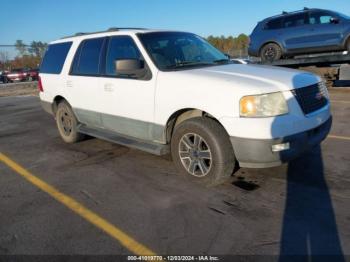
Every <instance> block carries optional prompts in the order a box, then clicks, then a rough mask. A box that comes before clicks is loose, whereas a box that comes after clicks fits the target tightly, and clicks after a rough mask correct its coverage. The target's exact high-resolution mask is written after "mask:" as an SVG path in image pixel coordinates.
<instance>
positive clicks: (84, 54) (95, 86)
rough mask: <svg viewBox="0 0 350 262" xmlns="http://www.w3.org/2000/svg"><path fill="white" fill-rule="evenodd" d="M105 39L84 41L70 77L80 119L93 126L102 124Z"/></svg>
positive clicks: (72, 98)
mask: <svg viewBox="0 0 350 262" xmlns="http://www.w3.org/2000/svg"><path fill="white" fill-rule="evenodd" d="M105 42H106V38H104V37H103V38H92V39H87V40H83V41H82V42H81V43H80V45H79V48H78V49H77V52H76V54H75V57H74V60H73V63H72V66H71V71H70V74H69V77H68V79H67V83H66V85H67V88H68V89H69V90H70V94H71V97H70V99H69V100H70V101H69V102H70V103H71V105H72V106H73V110H74V112H75V114H76V115H77V118H78V119H79V122H81V123H83V124H86V125H88V126H92V127H102V120H101V113H100V112H101V111H102V110H103V105H104V100H103V96H102V94H103V92H102V87H101V79H100V71H101V58H102V52H103V47H104V45H105Z"/></svg>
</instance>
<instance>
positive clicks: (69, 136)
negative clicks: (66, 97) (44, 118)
mask: <svg viewBox="0 0 350 262" xmlns="http://www.w3.org/2000/svg"><path fill="white" fill-rule="evenodd" d="M56 124H57V128H58V132H59V133H60V135H61V137H62V139H63V141H64V142H66V143H76V142H79V141H81V140H83V139H84V138H85V135H84V134H81V133H78V131H77V130H78V129H77V126H78V120H77V118H76V117H75V115H74V112H73V110H72V108H71V107H70V106H69V105H68V103H67V102H64V101H63V102H60V103H59V104H58V106H57V111H56Z"/></svg>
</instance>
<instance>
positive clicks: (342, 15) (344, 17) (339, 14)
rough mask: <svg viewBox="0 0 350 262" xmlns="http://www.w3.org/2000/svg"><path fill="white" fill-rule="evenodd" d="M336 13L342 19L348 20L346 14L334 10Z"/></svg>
mask: <svg viewBox="0 0 350 262" xmlns="http://www.w3.org/2000/svg"><path fill="white" fill-rule="evenodd" d="M336 14H337V15H338V16H339V17H341V18H343V19H346V20H350V17H349V16H347V15H344V14H342V13H338V12H336Z"/></svg>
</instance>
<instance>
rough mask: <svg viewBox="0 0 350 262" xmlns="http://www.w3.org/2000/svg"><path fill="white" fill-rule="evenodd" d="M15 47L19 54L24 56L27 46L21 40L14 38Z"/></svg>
mask: <svg viewBox="0 0 350 262" xmlns="http://www.w3.org/2000/svg"><path fill="white" fill-rule="evenodd" d="M15 47H16V50H17V51H18V52H19V54H20V55H21V56H24V55H25V54H26V52H27V47H26V44H24V43H23V41H22V40H16V43H15Z"/></svg>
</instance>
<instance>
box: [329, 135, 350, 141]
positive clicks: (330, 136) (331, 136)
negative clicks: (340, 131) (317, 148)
mask: <svg viewBox="0 0 350 262" xmlns="http://www.w3.org/2000/svg"><path fill="white" fill-rule="evenodd" d="M328 137H329V138H335V139H343V140H350V137H349V136H335V135H329V136H328Z"/></svg>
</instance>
